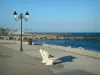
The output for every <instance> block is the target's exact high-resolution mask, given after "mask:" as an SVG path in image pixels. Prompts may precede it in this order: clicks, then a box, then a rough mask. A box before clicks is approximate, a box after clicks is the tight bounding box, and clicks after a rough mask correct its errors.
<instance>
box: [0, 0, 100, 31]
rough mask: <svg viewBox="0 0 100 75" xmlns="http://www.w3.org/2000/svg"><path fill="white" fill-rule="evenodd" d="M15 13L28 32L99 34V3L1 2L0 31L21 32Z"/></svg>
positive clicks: (60, 0)
mask: <svg viewBox="0 0 100 75" xmlns="http://www.w3.org/2000/svg"><path fill="white" fill-rule="evenodd" d="M14 11H16V12H17V14H18V15H19V14H20V13H23V15H25V13H26V11H28V12H29V18H28V21H27V22H25V21H24V19H23V31H27V32H100V21H99V20H100V0H0V27H4V28H11V29H18V31H20V20H19V21H15V20H14V17H13V12H14Z"/></svg>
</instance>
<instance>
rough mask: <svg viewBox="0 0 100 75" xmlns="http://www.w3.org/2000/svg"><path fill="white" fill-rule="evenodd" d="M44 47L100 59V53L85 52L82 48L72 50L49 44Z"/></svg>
mask: <svg viewBox="0 0 100 75" xmlns="http://www.w3.org/2000/svg"><path fill="white" fill-rule="evenodd" d="M43 46H44V47H47V48H55V49H58V50H63V51H67V52H71V53H76V54H80V55H85V56H90V57H94V58H99V59H100V53H99V52H95V51H90V50H84V48H82V47H79V48H71V46H69V47H63V46H56V45H49V44H43Z"/></svg>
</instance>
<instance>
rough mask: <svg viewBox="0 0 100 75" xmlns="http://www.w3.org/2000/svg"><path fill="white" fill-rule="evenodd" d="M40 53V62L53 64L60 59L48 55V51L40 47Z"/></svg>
mask: <svg viewBox="0 0 100 75" xmlns="http://www.w3.org/2000/svg"><path fill="white" fill-rule="evenodd" d="M40 54H41V56H42V58H43V60H42V63H45V65H53V63H54V62H59V61H60V60H58V58H54V57H49V53H48V52H47V51H44V50H42V49H40Z"/></svg>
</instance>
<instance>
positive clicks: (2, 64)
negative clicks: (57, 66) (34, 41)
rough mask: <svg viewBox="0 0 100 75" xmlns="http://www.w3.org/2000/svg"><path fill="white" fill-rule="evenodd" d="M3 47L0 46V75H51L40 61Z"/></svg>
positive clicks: (2, 45)
mask: <svg viewBox="0 0 100 75" xmlns="http://www.w3.org/2000/svg"><path fill="white" fill-rule="evenodd" d="M10 45H11V44H10ZM4 46H5V45H4V44H0V75H53V73H52V71H51V70H50V69H49V68H48V67H46V66H45V65H43V64H41V63H40V59H37V58H32V57H31V56H29V55H27V54H25V53H24V52H20V51H16V50H14V49H13V48H7V47H4ZM12 46H13V45H12Z"/></svg>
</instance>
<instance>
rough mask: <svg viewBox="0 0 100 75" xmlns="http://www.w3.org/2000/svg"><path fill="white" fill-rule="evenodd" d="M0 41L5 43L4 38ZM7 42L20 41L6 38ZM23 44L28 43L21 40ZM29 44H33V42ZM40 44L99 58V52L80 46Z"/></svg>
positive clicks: (17, 42) (16, 42)
mask: <svg viewBox="0 0 100 75" xmlns="http://www.w3.org/2000/svg"><path fill="white" fill-rule="evenodd" d="M0 43H6V40H0ZM7 43H12V44H14V43H15V44H20V41H16V40H7ZM23 44H26V45H28V42H25V41H23ZM31 46H34V44H33V45H31ZM42 46H43V47H45V48H51V49H52V48H53V49H57V50H62V51H66V52H70V53H75V54H79V55H83V56H88V57H92V58H96V59H99V60H100V52H96V51H92V50H91V51H90V50H86V49H84V48H82V47H78V48H72V47H71V46H69V47H64V46H57V45H51V44H45V43H43V45H42Z"/></svg>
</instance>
